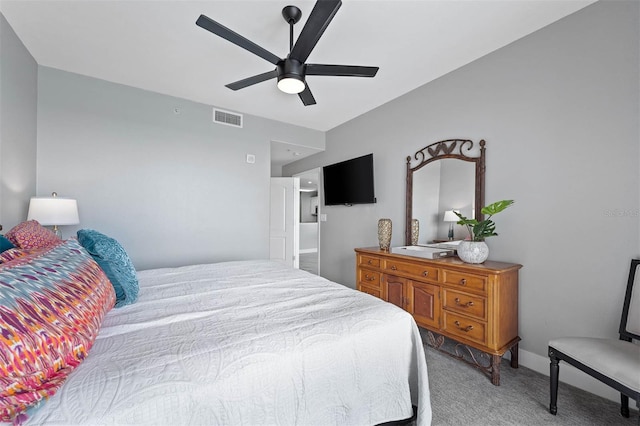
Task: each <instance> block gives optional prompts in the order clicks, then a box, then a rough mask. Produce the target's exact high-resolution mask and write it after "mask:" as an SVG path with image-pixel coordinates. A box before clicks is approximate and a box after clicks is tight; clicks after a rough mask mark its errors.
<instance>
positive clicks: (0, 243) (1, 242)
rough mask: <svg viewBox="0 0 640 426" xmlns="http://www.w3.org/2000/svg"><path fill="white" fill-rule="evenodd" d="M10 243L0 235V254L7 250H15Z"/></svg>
mask: <svg viewBox="0 0 640 426" xmlns="http://www.w3.org/2000/svg"><path fill="white" fill-rule="evenodd" d="M15 247H16V246H14V245H13V243H12V242H11V241H9V240H8V239H6V238H5V237H4V236H3V235H0V253H2V252H3V251H7V250H9V249H12V248H15Z"/></svg>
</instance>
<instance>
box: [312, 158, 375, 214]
mask: <svg viewBox="0 0 640 426" xmlns="http://www.w3.org/2000/svg"><path fill="white" fill-rule="evenodd" d="M322 172H323V173H322V174H323V178H324V204H325V205H327V206H336V205H342V204H343V205H351V204H370V203H375V202H376V197H375V192H374V185H373V154H368V155H364V156H362V157H358V158H353V159H351V160H347V161H343V162H340V163H336V164H331V165H330V166H325V167H323V169H322Z"/></svg>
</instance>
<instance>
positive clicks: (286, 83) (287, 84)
mask: <svg viewBox="0 0 640 426" xmlns="http://www.w3.org/2000/svg"><path fill="white" fill-rule="evenodd" d="M304 88H305V84H304V81H302V79H301V78H300V77H297V76H292V77H283V78H281V79H279V80H278V89H280V90H282V91H283V92H284V93H289V94H291V95H295V94H297V93H300V92H302V91H303V90H304Z"/></svg>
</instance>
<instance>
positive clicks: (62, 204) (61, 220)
mask: <svg viewBox="0 0 640 426" xmlns="http://www.w3.org/2000/svg"><path fill="white" fill-rule="evenodd" d="M27 220H37V221H38V222H39V223H40V225H53V232H54V233H55V234H56V235H57V236H58V238H62V232H60V230H59V229H58V226H60V225H77V224H78V223H80V218H79V217H78V203H77V202H76V200H73V199H71V198H62V197H58V194H56V193H55V192H53V193H52V194H51V197H33V198H31V201H30V202H29V213H28V214H27Z"/></svg>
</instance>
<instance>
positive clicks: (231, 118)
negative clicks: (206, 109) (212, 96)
mask: <svg viewBox="0 0 640 426" xmlns="http://www.w3.org/2000/svg"><path fill="white" fill-rule="evenodd" d="M213 121H214V122H215V123H220V124H226V125H227V126H233V127H242V115H241V114H236V113H233V112H229V111H224V110H221V109H216V108H214V109H213Z"/></svg>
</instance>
